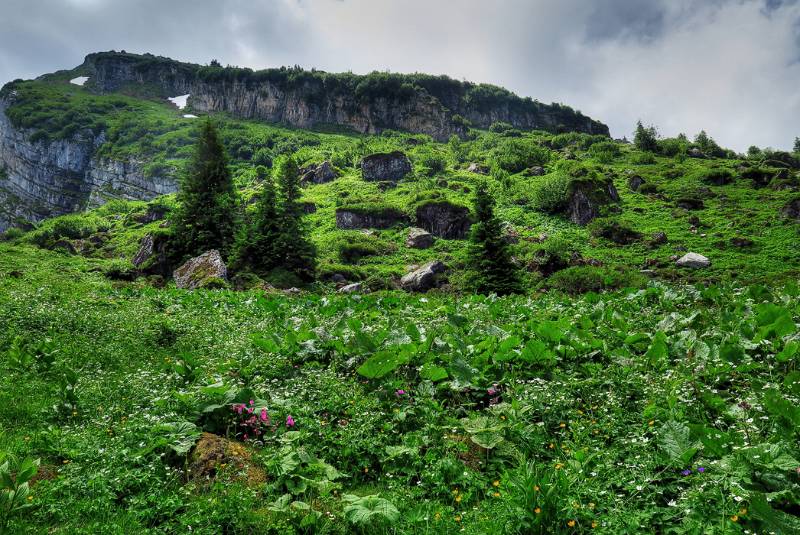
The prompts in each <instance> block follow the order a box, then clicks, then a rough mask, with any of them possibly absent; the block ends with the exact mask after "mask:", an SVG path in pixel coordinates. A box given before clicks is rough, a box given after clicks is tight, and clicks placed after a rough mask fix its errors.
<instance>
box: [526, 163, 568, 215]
mask: <svg viewBox="0 0 800 535" xmlns="http://www.w3.org/2000/svg"><path fill="white" fill-rule="evenodd" d="M571 182H572V177H570V176H569V175H567V174H566V173H564V172H563V171H557V172H556V173H553V174H550V175H545V176H544V177H542V178H541V179H539V180H538V181H536V182H535V184H534V190H533V207H534V208H535V209H536V210H539V211H540V212H545V213H548V214H554V213H557V212H560V211H561V210H563V209H564V207H565V206H566V203H567V201H568V200H569V199H568V195H569V185H570V183H571Z"/></svg>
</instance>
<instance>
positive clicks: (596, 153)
mask: <svg viewBox="0 0 800 535" xmlns="http://www.w3.org/2000/svg"><path fill="white" fill-rule="evenodd" d="M589 154H590V155H591V156H592V158H594V159H595V160H597V161H598V162H600V163H605V164H608V163H612V162H613V161H614V160H615V159H616V158H618V157H619V156H620V154H622V151H621V150H620V148H619V145H618V144H617V143H615V142H613V141H603V142H600V143H595V144H594V145H592V146H591V147H589Z"/></svg>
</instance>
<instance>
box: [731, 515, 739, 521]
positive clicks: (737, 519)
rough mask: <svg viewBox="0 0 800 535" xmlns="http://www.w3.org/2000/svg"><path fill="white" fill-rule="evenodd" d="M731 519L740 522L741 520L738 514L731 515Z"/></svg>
mask: <svg viewBox="0 0 800 535" xmlns="http://www.w3.org/2000/svg"><path fill="white" fill-rule="evenodd" d="M731 520H732V521H733V522H738V521H739V517H738V516H736V515H733V516H732V517H731Z"/></svg>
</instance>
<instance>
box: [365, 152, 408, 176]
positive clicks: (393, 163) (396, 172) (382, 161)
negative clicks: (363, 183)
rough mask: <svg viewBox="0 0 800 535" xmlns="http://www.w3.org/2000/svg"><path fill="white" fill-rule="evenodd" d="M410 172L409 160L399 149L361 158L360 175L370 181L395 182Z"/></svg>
mask: <svg viewBox="0 0 800 535" xmlns="http://www.w3.org/2000/svg"><path fill="white" fill-rule="evenodd" d="M409 173H411V161H410V160H409V159H408V156H406V155H405V154H404V153H402V152H400V151H394V152H388V153H378V154H371V155H369V156H365V157H364V159H363V160H361V176H362V177H363V178H364V180H368V181H370V182H377V181H384V180H386V181H390V182H397V181H398V180H402V179H403V178H404V177H405V176H406V175H408V174H409Z"/></svg>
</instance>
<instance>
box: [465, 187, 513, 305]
mask: <svg viewBox="0 0 800 535" xmlns="http://www.w3.org/2000/svg"><path fill="white" fill-rule="evenodd" d="M473 209H474V211H475V216H476V219H477V222H476V223H475V224H474V225H472V230H471V231H470V245H469V257H470V265H471V268H472V270H473V275H472V279H473V280H472V282H473V286H474V287H475V290H476V291H478V292H480V293H484V294H488V293H496V294H498V295H505V294H510V293H517V292H519V291H520V290H521V288H520V281H519V277H518V275H517V271H516V268H515V267H514V265H513V264H512V263H511V254H510V252H509V250H508V243H506V241H505V240H504V239H503V234H502V228H501V227H500V221H499V220H498V219H497V218H496V217H495V215H494V199H492V197H491V195H489V192H488V191H487V190H486V186H485V185H483V184H482V185H480V186H479V187H478V190H477V192H476V193H475V200H474V206H473Z"/></svg>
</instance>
